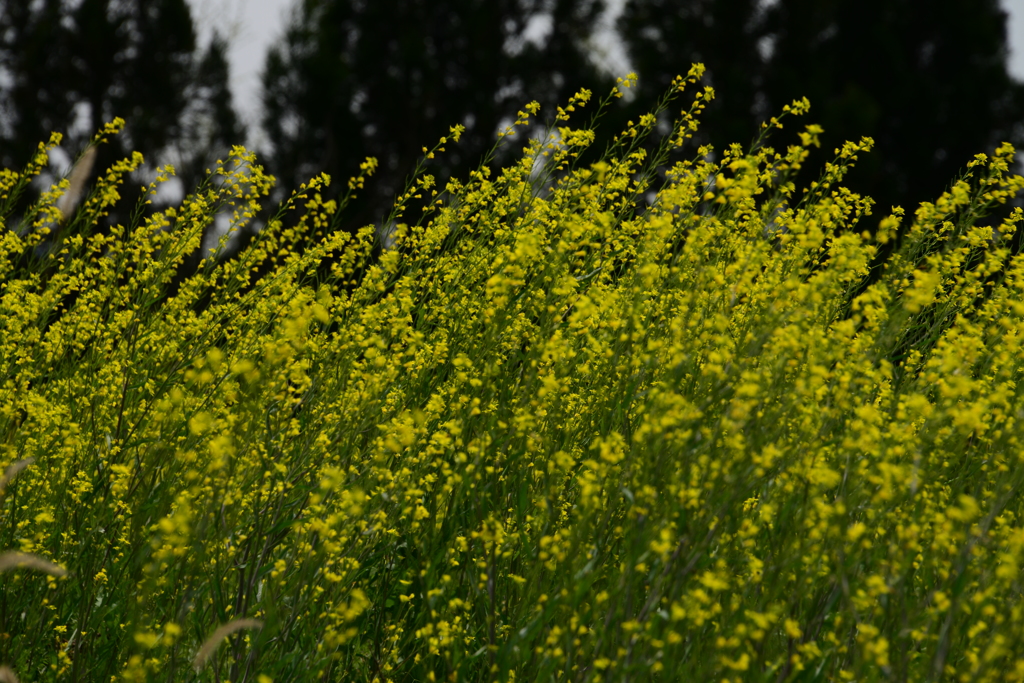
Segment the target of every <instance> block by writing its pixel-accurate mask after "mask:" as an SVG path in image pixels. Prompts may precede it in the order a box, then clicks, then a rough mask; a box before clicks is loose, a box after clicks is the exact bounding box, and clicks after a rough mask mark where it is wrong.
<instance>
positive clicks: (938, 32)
mask: <svg viewBox="0 0 1024 683" xmlns="http://www.w3.org/2000/svg"><path fill="white" fill-rule="evenodd" d="M619 29H620V32H621V34H622V36H623V39H624V41H625V43H626V46H627V50H628V53H629V55H630V57H631V59H632V61H633V64H634V66H635V67H636V69H637V71H638V73H639V76H640V93H641V96H640V97H639V98H638V100H637V102H636V103H634V105H633V109H634V110H640V109H643V108H645V107H649V106H650V103H651V101H652V100H653V98H654V97H655V96H657V94H659V93H661V92H662V91H663V90H664V88H665V87H667V84H668V83H669V82H670V81H671V79H672V77H673V76H675V75H676V74H677V73H679V72H680V71H683V72H685V70H686V68H687V67H688V66H689V64H690V63H691V62H694V61H702V62H704V63H705V64H706V66H707V68H708V73H707V79H708V81H709V83H710V84H711V85H713V86H714V87H715V89H716V92H717V99H716V102H715V103H713V106H712V107H709V109H708V112H707V117H706V118H705V121H704V123H703V125H702V127H703V129H704V133H703V135H704V139H705V140H708V141H711V142H712V143H714V144H715V146H716V147H717V148H718V149H719V150H721V149H722V146H723V145H726V144H728V143H731V142H739V143H742V144H748V143H749V142H750V141H751V140H752V139H753V138H754V136H755V135H756V134H757V126H758V122H759V121H763V120H765V119H766V118H768V117H770V116H772V115H774V114H777V113H778V112H779V111H780V110H781V108H782V107H783V106H784V105H785V104H787V103H789V102H791V101H792V100H793V99H795V98H800V97H804V96H806V97H808V98H809V100H810V101H811V106H812V108H811V112H810V114H809V115H808V117H807V121H808V122H812V121H813V122H816V123H819V124H821V125H822V126H823V128H824V129H825V134H824V135H823V136H822V138H821V139H822V148H823V150H822V153H821V154H822V157H823V158H822V159H819V160H817V161H819V162H821V161H825V160H826V159H825V158H824V157H828V158H829V159H831V154H832V151H833V149H834V148H835V147H837V146H839V145H841V144H842V143H843V141H845V140H859V139H860V138H861V137H862V136H865V135H866V136H871V137H873V138H874V140H875V143H876V147H875V150H874V151H872V152H871V153H870V154H867V155H863V158H862V159H860V160H859V162H858V164H857V166H856V168H855V170H854V171H853V173H852V174H851V175H850V176H849V178H848V179H847V180H848V183H849V185H850V187H851V188H852V189H854V190H856V191H858V192H863V193H867V194H869V195H871V196H872V197H873V198H874V199H875V200H876V201H877V203H878V206H879V209H878V211H879V212H880V211H888V210H889V207H890V206H892V205H894V204H899V205H902V206H903V207H904V208H906V209H908V210H913V209H914V208H915V207H916V205H917V203H918V202H920V201H925V200H929V199H932V198H934V197H935V196H937V195H938V194H939V193H941V192H942V191H943V189H945V187H946V186H947V184H948V182H949V178H951V177H954V176H955V175H956V174H957V171H958V169H962V168H963V167H964V165H965V164H966V163H967V162H968V161H969V160H970V159H971V158H972V157H973V155H974V154H976V153H978V152H991V151H992V149H993V148H994V146H995V145H996V144H997V143H999V142H1001V141H1003V140H1007V141H1010V142H1013V143H1015V144H1016V145H1017V146H1018V147H1019V146H1020V144H1021V142H1024V130H1022V122H1024V86H1022V85H1021V84H1020V83H1017V82H1015V81H1014V80H1013V79H1012V78H1011V76H1010V75H1009V73H1008V71H1007V56H1008V46H1007V36H1006V13H1005V12H1004V11H1003V10H1002V9H1001V8H1000V4H999V2H998V0H935V2H930V3H928V9H927V11H922V6H921V3H919V2H915V1H914V0H830V1H829V2H820V0H778V2H775V3H772V4H770V5H769V4H766V3H761V2H757V1H756V0H693V1H692V2H682V3H680V2H672V1H670V0H627V2H626V6H625V9H624V12H623V14H622V16H621V18H620V21H619ZM806 168H817V164H816V163H811V164H808V165H807V166H806ZM809 180H812V179H811V178H808V177H804V178H801V180H800V181H799V182H798V183H797V184H798V185H801V184H805V183H806V182H808V181H809Z"/></svg>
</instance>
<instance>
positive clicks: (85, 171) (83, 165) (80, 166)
mask: <svg viewBox="0 0 1024 683" xmlns="http://www.w3.org/2000/svg"><path fill="white" fill-rule="evenodd" d="M94 161H96V148H95V147H89V148H88V149H86V150H85V154H83V155H82V158H81V159H79V160H78V163H77V164H75V167H74V168H72V169H71V175H70V176H69V178H68V183H69V184H68V191H67V192H65V193H64V196H63V197H61V198H60V200H58V201H57V208H58V209H59V210H60V213H61V215H62V216H63V217H64V220H67V219H68V216H70V215H71V212H73V211H74V210H75V207H76V206H78V202H79V200H81V198H82V190H84V189H85V181H86V180H87V179H88V178H89V173H90V172H91V171H92V164H93V162H94Z"/></svg>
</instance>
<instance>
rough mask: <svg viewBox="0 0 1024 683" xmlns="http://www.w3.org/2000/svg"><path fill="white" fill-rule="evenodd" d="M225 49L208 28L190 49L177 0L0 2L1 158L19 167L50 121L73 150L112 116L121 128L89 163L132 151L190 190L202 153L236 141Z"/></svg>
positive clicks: (191, 34) (184, 8)
mask: <svg viewBox="0 0 1024 683" xmlns="http://www.w3.org/2000/svg"><path fill="white" fill-rule="evenodd" d="M225 48H226V46H225V44H224V42H223V41H222V40H220V39H219V38H217V37H215V39H214V41H213V43H212V44H211V46H210V47H209V49H207V50H206V51H198V50H197V49H196V37H195V27H194V26H193V22H192V16H191V13H190V11H189V7H188V4H187V2H186V0H123V1H119V2H114V1H113V0H82V2H81V3H79V4H77V5H73V4H69V3H65V2H61V0H44V1H43V2H42V3H29V2H0V68H2V69H3V71H4V72H5V75H6V79H5V81H0V162H2V163H3V164H4V165H5V166H7V167H11V168H21V167H22V166H23V165H24V164H25V163H26V162H27V161H28V159H29V158H30V157H31V155H32V154H33V152H34V150H35V148H36V145H37V144H38V142H39V141H40V140H45V139H47V138H48V137H49V134H50V132H51V131H59V132H61V133H63V134H64V136H65V138H64V143H63V146H64V148H65V149H67V150H68V151H69V152H71V153H72V154H74V153H76V152H78V151H79V150H81V148H82V146H83V145H84V144H85V143H86V142H87V141H88V140H89V139H90V138H91V137H92V135H93V134H94V133H95V132H96V130H98V129H99V128H100V127H101V126H102V125H103V123H104V122H107V121H110V120H112V119H113V118H114V117H115V116H120V117H121V118H123V119H125V120H126V122H127V125H126V127H125V130H124V132H123V133H122V134H121V135H119V136H117V137H115V138H113V139H111V140H110V144H108V145H105V146H103V147H102V148H101V149H100V150H99V155H98V158H97V163H96V164H95V166H94V174H96V173H99V172H101V171H102V170H103V169H105V168H106V167H107V166H108V165H109V164H110V163H111V162H112V161H113V160H114V159H116V158H120V157H123V156H126V155H127V154H129V153H130V152H131V151H139V152H142V153H143V155H144V156H145V157H146V159H147V162H148V163H150V164H151V165H156V164H159V163H165V162H168V161H170V162H173V163H175V164H176V165H177V166H178V167H179V177H181V179H182V181H183V182H184V185H185V186H186V188H188V189H191V188H192V187H193V186H194V185H195V184H196V182H197V181H198V180H199V178H200V176H201V174H202V172H203V170H204V168H203V167H204V165H205V162H206V161H207V160H209V159H212V158H216V156H218V155H221V154H223V153H224V151H225V149H226V147H227V146H228V145H229V144H233V143H240V142H242V141H243V140H242V130H241V127H240V126H239V124H238V121H237V119H236V118H235V115H234V111H233V109H232V107H231V101H230V95H229V91H228V86H227V83H228V70H227V62H226V59H225V56H224V53H225ZM124 195H125V197H126V201H130V202H132V203H134V201H135V198H136V197H135V196H134V193H131V192H126V193H124ZM116 213H117V212H115V214H114V217H115V218H116Z"/></svg>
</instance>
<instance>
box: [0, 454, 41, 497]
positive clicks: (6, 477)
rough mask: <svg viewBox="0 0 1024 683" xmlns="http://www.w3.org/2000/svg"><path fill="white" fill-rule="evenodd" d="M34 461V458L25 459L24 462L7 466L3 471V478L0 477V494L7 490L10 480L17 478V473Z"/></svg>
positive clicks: (20, 461)
mask: <svg viewBox="0 0 1024 683" xmlns="http://www.w3.org/2000/svg"><path fill="white" fill-rule="evenodd" d="M35 461H36V459H35V458H25V459H24V460H19V461H17V462H12V463H11V464H10V465H8V466H7V469H6V470H4V474H3V476H2V477H0V493H3V491H4V489H5V488H7V485H8V484H9V483H11V480H12V479H14V478H15V477H16V476H18V472H21V471H22V470H23V469H25V468H26V467H28V466H29V465H31V464H32V463H34V462H35Z"/></svg>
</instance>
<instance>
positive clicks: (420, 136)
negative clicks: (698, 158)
mask: <svg viewBox="0 0 1024 683" xmlns="http://www.w3.org/2000/svg"><path fill="white" fill-rule="evenodd" d="M603 7H604V4H603V2H601V1H600V0H374V1H373V2H364V3H356V2H349V1H348V0H304V1H303V2H300V3H299V4H298V5H297V6H296V9H295V14H294V18H293V21H292V23H291V25H290V26H289V28H288V29H287V32H286V34H285V36H284V38H283V39H282V40H281V41H280V42H279V43H278V44H277V45H275V46H274V47H273V48H272V50H271V51H270V53H269V55H268V58H267V61H266V67H265V71H264V74H263V105H264V108H263V125H264V128H265V130H266V131H267V134H268V137H269V139H270V141H271V145H272V148H271V149H270V150H269V151H268V152H267V153H266V154H264V155H263V156H264V157H265V158H268V159H269V163H270V167H271V170H272V171H273V172H274V174H275V175H276V176H277V177H278V180H279V181H280V182H282V186H283V189H290V188H294V187H296V186H297V185H298V184H299V183H301V182H303V181H304V180H307V179H308V178H309V177H310V176H311V175H313V174H315V173H319V172H322V171H326V172H328V173H329V174H331V175H332V176H334V177H335V178H336V187H337V186H338V185H342V184H343V182H344V179H345V178H347V177H349V176H352V175H355V174H356V173H357V172H358V165H359V163H360V162H361V161H362V160H363V159H364V158H365V157H367V156H373V157H376V158H377V159H378V161H379V163H380V167H379V171H378V174H377V177H376V178H375V179H374V182H373V183H372V185H371V186H372V188H373V190H372V192H373V194H372V196H367V197H365V198H363V199H362V200H361V201H359V202H357V203H356V204H354V205H353V206H352V207H351V208H350V212H349V215H350V216H351V219H350V220H349V223H350V224H351V227H353V228H356V227H359V226H360V225H364V224H366V223H368V222H375V221H379V220H380V219H381V218H382V217H383V216H384V215H386V214H387V210H388V207H389V206H390V203H391V201H392V199H393V197H394V196H395V194H396V193H397V192H400V191H401V190H402V188H403V186H404V181H405V177H406V174H407V173H409V171H410V170H411V169H412V168H413V167H414V166H415V164H416V161H417V159H418V158H419V157H420V156H421V155H422V148H423V145H427V144H430V143H431V142H433V141H436V140H438V139H439V138H440V137H442V136H444V135H446V134H448V132H449V127H450V126H453V125H455V124H462V125H464V126H465V127H466V129H467V130H466V132H465V134H464V135H463V137H462V140H461V142H460V143H459V144H458V145H449V146H448V148H447V149H446V152H445V154H444V155H443V158H440V157H439V158H438V159H437V160H436V163H435V164H434V165H433V166H432V168H431V172H432V173H434V174H435V175H437V176H438V178H443V177H445V176H447V175H449V174H453V173H456V174H464V173H465V172H467V171H468V170H470V169H472V168H475V167H476V166H477V164H478V163H479V161H480V159H481V156H482V154H483V153H484V152H485V151H486V150H488V149H489V148H490V147H491V145H492V144H493V143H494V141H495V139H496V138H495V134H496V132H497V129H498V127H499V125H501V124H502V122H508V123H511V120H512V119H514V117H515V115H516V112H517V110H518V109H519V108H520V107H522V106H523V104H525V102H527V101H529V100H531V99H537V100H540V101H541V102H542V103H547V104H551V103H555V102H561V101H564V100H565V99H566V98H568V96H569V95H571V94H572V93H573V92H575V91H576V90H577V89H579V88H580V87H585V86H591V87H595V86H596V84H597V83H599V82H600V78H601V77H600V76H599V75H598V71H597V69H596V67H594V66H593V65H592V64H591V63H590V62H589V61H588V60H587V59H586V54H587V46H586V44H585V40H586V37H587V36H588V35H589V34H590V32H591V31H592V30H593V27H594V25H595V23H596V21H597V18H598V15H599V12H600V10H601V9H602V8H603ZM531 18H534V19H535V20H538V19H539V20H540V21H542V22H543V21H545V20H549V25H550V29H551V30H550V32H549V33H548V34H547V36H543V37H541V38H539V39H537V38H535V39H534V40H533V41H532V42H531V41H530V40H527V39H526V38H524V33H525V32H526V29H527V27H528V25H529V23H530V21H531ZM524 143H525V140H524Z"/></svg>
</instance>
